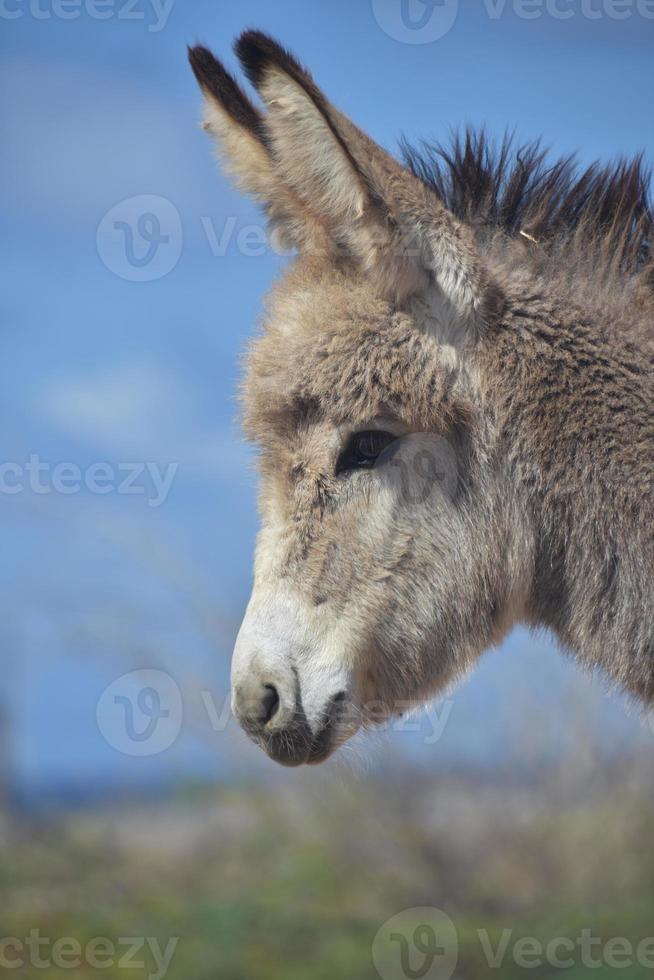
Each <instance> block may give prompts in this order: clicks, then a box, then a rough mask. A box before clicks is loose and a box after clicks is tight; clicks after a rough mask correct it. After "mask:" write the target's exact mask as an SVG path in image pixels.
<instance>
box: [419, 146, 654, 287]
mask: <svg viewBox="0 0 654 980" xmlns="http://www.w3.org/2000/svg"><path fill="white" fill-rule="evenodd" d="M402 153H403V157H404V161H405V163H406V165H407V166H408V167H409V169H410V170H411V171H412V172H413V173H414V174H415V175H416V176H417V177H418V178H419V179H420V180H422V181H423V182H424V183H425V184H426V185H427V186H428V187H429V188H431V190H432V191H434V193H436V194H437V195H438V197H439V198H440V199H441V201H442V202H443V204H444V205H445V207H447V208H448V209H449V210H450V211H451V212H453V213H454V214H455V215H456V216H457V217H458V218H460V219H461V220H462V221H466V222H468V223H469V224H471V225H473V226H474V227H475V228H476V229H477V232H478V234H480V235H482V236H484V235H485V236H488V235H489V233H490V235H492V234H493V233H497V231H500V232H504V234H505V235H507V236H509V237H511V238H514V237H516V236H518V235H522V237H523V238H524V239H525V240H526V241H528V242H531V243H532V245H533V246H540V247H541V249H542V248H544V249H545V250H546V251H547V252H548V253H549V254H550V255H553V254H555V253H556V254H557V256H558V258H559V259H560V258H561V257H562V256H561V253H562V252H566V253H568V256H567V257H568V258H570V257H571V256H570V253H576V254H577V255H578V256H579V257H584V259H585V261H588V260H589V258H592V259H593V260H594V265H595V270H596V272H598V273H602V274H604V275H606V274H609V275H610V276H611V277H612V278H623V279H624V278H631V277H633V276H637V277H638V279H639V280H640V281H641V282H642V283H643V284H644V285H645V287H646V288H647V290H648V291H649V292H650V293H651V297H652V302H653V303H654V251H653V248H652V237H653V232H654V212H653V210H652V205H651V202H650V194H649V188H650V183H651V171H650V170H649V168H647V167H646V166H645V165H644V163H643V159H642V155H638V156H636V157H634V158H633V159H631V160H628V159H624V158H621V159H618V160H616V161H614V162H613V163H609V164H607V165H601V164H600V163H597V162H595V163H592V164H590V166H588V167H586V168H583V169H581V168H580V167H579V166H578V164H577V161H576V158H575V157H574V156H568V157H563V158H561V159H558V160H555V161H553V162H552V161H550V160H549V159H548V153H547V150H545V149H543V147H542V145H541V143H540V141H539V140H536V141H533V142H530V143H524V144H522V145H516V144H515V142H514V139H513V137H512V136H511V135H510V134H506V135H505V136H504V138H503V139H502V140H501V141H500V142H494V141H492V140H490V139H489V138H488V136H487V134H486V131H485V130H484V129H479V130H474V129H471V128H468V129H466V130H465V132H464V133H463V134H461V133H455V134H454V136H453V137H452V140H451V143H450V145H449V146H447V145H444V144H440V143H436V144H429V143H422V144H421V147H420V149H418V148H416V147H412V146H410V145H409V144H408V143H406V141H403V142H402Z"/></svg>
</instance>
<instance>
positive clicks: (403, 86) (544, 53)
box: [0, 0, 654, 792]
mask: <svg viewBox="0 0 654 980" xmlns="http://www.w3.org/2000/svg"><path fill="white" fill-rule="evenodd" d="M582 7H583V9H582ZM651 8H652V4H647V3H646V2H645V0H643V2H642V3H640V4H639V3H637V2H636V0H634V2H633V4H630V3H629V2H628V0H621V3H620V4H617V3H615V4H612V3H611V2H610V0H592V2H591V0H586V3H585V4H583V5H582V4H581V3H575V2H566V0H558V5H554V4H553V3H551V2H548V3H547V4H546V3H543V4H542V5H540V6H538V4H536V5H534V4H533V3H532V4H531V5H528V6H527V5H526V6H525V8H521V7H519V6H518V5H517V4H516V3H510V2H506V3H504V4H502V3H498V2H494V3H492V2H490V0H488V2H486V3H483V2H480V3H472V2H463V0H462V2H461V3H459V4H458V5H456V4H455V3H453V0H441V3H437V4H436V6H435V7H434V10H433V17H436V18H438V17H441V18H447V17H454V22H453V24H452V26H451V28H450V29H449V30H448V31H446V32H443V36H442V37H439V38H438V39H436V40H433V41H431V42H429V43H407V36H408V35H407V30H408V29H407V28H406V26H404V25H403V23H402V20H401V3H400V0H375V2H374V3H371V2H370V0H356V2H353V0H348V2H345V0H336V2H335V0H330V2H326V0H325V2H318V0H301V2H300V0H298V2H296V0H278V2H276V3H271V2H269V0H240V2H239V3H238V4H234V3H227V2H223V0H193V2H188V0H184V2H182V0H174V2H172V5H170V6H167V8H166V10H165V12H164V13H161V12H159V13H157V10H159V11H161V8H160V7H159V6H158V5H157V6H154V7H153V6H152V3H151V2H150V0H138V2H137V3H136V4H135V5H134V6H133V7H131V11H130V9H129V8H127V6H126V4H125V0H116V2H115V3H113V4H112V3H111V2H109V3H108V4H107V5H106V6H105V7H103V8H102V9H103V13H104V15H105V16H106V19H103V20H99V19H97V18H96V17H95V16H93V8H92V7H91V8H89V7H88V6H85V4H84V3H81V2H80V4H78V5H77V6H75V4H74V2H73V3H72V4H70V3H69V5H68V7H66V6H64V7H59V6H57V3H56V0H39V2H38V3H37V2H36V0H31V2H30V0H27V2H25V3H22V4H21V3H20V0H5V3H4V5H3V7H2V13H1V14H0V20H3V21H4V22H3V23H2V25H1V26H2V30H1V31H0V46H1V49H2V67H1V68H0V73H1V75H2V85H1V86H0V92H1V96H0V99H1V106H2V108H1V111H2V133H3V140H2V142H3V153H2V159H1V160H0V181H1V186H2V188H3V190H4V193H3V195H2V227H3V229H4V235H3V238H2V243H1V245H0V248H1V249H2V267H3V282H4V288H3V291H2V300H1V302H2V307H3V319H2V343H3V347H4V352H3V357H2V358H1V360H0V381H1V383H0V399H1V401H2V409H3V410H2V412H1V413H0V420H1V421H0V426H1V428H2V446H3V449H2V456H3V460H4V461H10V462H15V463H18V464H20V465H22V464H24V462H25V461H26V460H27V459H28V458H29V456H30V455H31V454H37V455H38V456H39V457H40V459H41V460H43V461H47V462H49V463H50V464H55V463H60V462H72V463H75V464H77V465H78V466H79V467H80V468H82V469H84V468H86V467H88V466H90V465H91V464H93V463H97V462H108V463H111V464H113V465H114V466H117V465H118V464H121V463H126V462H132V461H133V462H138V461H143V462H147V461H149V462H151V463H156V464H157V465H158V466H161V467H165V466H166V465H168V464H171V463H173V464H176V465H177V466H178V469H177V473H176V476H175V480H174V483H173V486H172V490H171V492H170V494H169V496H168V498H167V499H166V501H165V503H164V504H163V505H162V506H160V507H151V506H148V503H147V500H146V498H145V496H144V495H123V494H117V493H109V494H106V495H102V496H100V495H97V494H91V493H88V492H86V491H82V492H80V493H78V494H70V495H64V494H58V493H49V494H38V493H34V492H32V491H30V490H29V489H26V490H24V491H23V492H20V493H17V494H12V495H8V494H0V521H1V529H2V540H3V547H2V551H1V555H2V558H1V559H0V576H1V579H2V592H1V595H2V599H1V600H0V601H2V603H3V605H4V607H5V608H4V610H3V612H4V614H3V616H2V618H1V620H0V656H1V657H2V659H3V664H4V676H5V678H6V684H5V690H4V696H5V699H6V706H7V709H8V713H9V719H10V732H11V738H10V743H9V751H10V755H11V764H12V770H13V773H14V776H15V779H16V781H17V782H18V783H19V784H20V786H21V787H22V788H23V790H24V791H26V792H36V791H38V790H40V789H43V788H44V787H46V786H49V787H52V786H62V785H66V786H84V785H85V784H86V785H90V784H91V783H93V784H94V785H97V784H101V785H113V784H114V783H116V782H118V783H126V784H129V785H137V786H139V785H143V784H144V783H150V782H152V781H156V780H158V779H161V778H166V777H168V776H170V775H185V776H193V775H203V776H204V775H209V776H212V777H216V778H220V777H222V776H224V775H225V774H229V773H232V774H233V773H236V772H238V773H239V774H241V773H242V772H243V771H244V769H245V770H246V771H249V770H250V768H251V769H252V770H254V769H255V767H256V768H258V769H265V768H266V767H267V766H268V763H267V762H266V760H264V759H263V757H261V758H260V753H258V752H257V751H256V750H255V749H254V748H250V747H249V746H248V745H247V743H246V742H245V739H244V738H243V737H241V736H240V734H239V733H238V732H237V731H236V730H235V726H233V725H232V726H229V727H228V730H227V732H212V731H211V727H210V725H209V724H208V723H207V718H206V713H205V712H204V706H203V702H202V698H201V696H200V692H201V691H202V690H203V689H208V690H210V691H211V692H212V696H213V698H214V700H215V702H217V703H218V702H220V701H221V699H222V698H223V697H224V696H225V695H226V693H227V676H228V663H229V655H230V652H231V644H232V641H233V638H234V636H235V633H236V630H237V627H238V622H239V617H240V615H241V613H242V610H243V608H244V605H245V602H246V600H247V595H248V592H249V585H250V563H251V554H252V548H253V539H254V535H255V531H256V509H255V482H256V481H255V475H254V472H253V468H252V465H251V463H252V460H251V456H250V453H249V451H248V450H247V449H246V448H245V447H244V446H243V445H242V443H241V441H240V437H239V433H238V425H237V422H236V421H235V419H236V413H237V406H236V400H235V392H236V386H237V380H238V360H239V355H240V353H241V352H242V350H243V347H244V345H245V342H246V340H247V337H248V336H249V334H250V333H251V331H252V329H253V326H254V324H255V322H256V318H257V315H258V311H259V308H260V303H261V298H262V296H263V294H264V292H265V290H266V288H267V286H268V285H269V284H270V282H271V280H272V279H273V277H274V276H275V274H276V272H277V270H278V269H279V267H280V265H281V263H282V261H283V260H282V259H280V258H279V257H278V256H276V255H274V254H273V253H271V252H270V250H268V249H264V250H260V251H261V252H262V254H258V255H249V254H244V250H243V248H240V247H239V245H238V241H237V236H238V233H239V232H240V231H242V230H243V229H246V228H248V227H249V226H251V225H253V224H256V223H257V222H258V215H257V213H256V211H255V209H254V208H253V206H252V205H251V204H250V202H249V201H247V200H246V199H244V198H242V197H240V196H239V195H237V194H236V193H234V192H233V191H232V189H231V188H230V186H229V185H228V183H227V181H226V180H225V179H224V178H223V177H222V176H221V175H219V174H218V173H217V170H216V167H215V164H214V161H213V158H212V155H211V152H210V146H209V143H208V140H207V138H206V136H205V134H203V133H202V132H201V131H200V130H199V128H198V125H197V122H198V118H199V110H200V100H199V95H198V91H197V89H196V85H195V82H194V80H193V77H192V75H191V72H190V70H189V69H188V67H187V63H186V51H185V46H186V44H187V43H189V42H190V43H194V42H197V41H203V42H205V43H208V44H209V45H210V46H211V47H212V48H213V49H214V51H215V52H216V53H217V54H218V55H219V56H222V57H223V58H224V59H225V60H226V62H227V63H228V65H231V66H232V67H235V66H234V58H233V55H232V54H231V41H232V39H233V38H234V37H235V36H236V35H237V34H238V33H239V32H240V31H241V30H243V29H244V28H245V27H249V26H257V27H260V28H262V29H265V30H268V31H270V32H271V33H273V34H274V35H276V36H277V37H278V38H279V39H281V40H282V41H283V42H284V43H285V44H287V45H288V46H289V47H291V48H292V49H293V50H294V51H295V52H296V53H297V54H298V55H299V56H300V58H301V59H302V60H304V61H305V62H306V63H307V64H308V65H309V66H310V67H311V69H312V71H313V73H314V75H315V76H316V78H317V80H318V82H319V83H320V84H321V85H322V86H323V87H324V88H325V90H326V91H327V93H328V95H329V97H330V98H331V99H332V100H333V101H334V102H335V103H336V104H337V105H339V106H340V107H341V108H343V109H344V110H345V111H347V112H348V113H349V114H350V115H351V116H352V117H353V118H354V119H355V120H356V121H357V122H358V123H359V124H360V125H362V126H363V127H364V128H366V129H367V130H368V131H369V132H370V133H371V134H372V135H373V136H374V137H375V138H376V139H377V140H379V141H380V142H381V143H383V144H384V145H386V146H387V147H389V148H395V147H396V146H397V141H398V138H399V137H400V136H401V135H404V136H406V137H407V138H408V139H409V140H418V139H420V138H435V139H444V138H446V137H447V134H448V132H449V131H450V130H451V129H452V128H454V127H457V126H459V125H461V124H465V123H473V124H482V123H483V124H485V125H486V126H487V127H488V129H489V131H490V132H491V133H496V134H501V133H502V132H503V131H504V130H505V129H506V128H509V129H515V130H516V132H517V134H518V135H519V136H520V137H521V138H525V139H529V138H534V137H538V136H541V135H542V136H543V137H544V139H545V142H546V143H547V144H548V145H550V146H551V147H552V150H553V152H554V153H565V154H567V153H570V152H573V151H577V152H578V154H579V158H580V160H581V161H582V162H588V161H590V160H592V159H595V158H600V159H603V160H607V159H609V158H611V157H614V156H616V155H617V154H621V153H624V154H631V153H634V152H638V151H641V150H644V151H645V154H646V156H647V157H648V158H649V159H650V160H651V159H654V133H653V129H652V102H651V93H652V82H653V81H654V78H653V74H654V71H653V65H654V61H653V59H652V50H653V42H654V19H652V17H654V10H652V9H651ZM527 9H528V10H529V13H530V18H529V19H526V18H525V17H524V16H519V13H520V10H523V12H524V10H527ZM408 10H409V13H410V15H411V16H414V17H415V18H416V19H417V18H418V17H419V16H420V15H422V14H423V13H425V7H424V5H423V4H422V2H421V0H410V5H409V8H408ZM556 11H559V13H560V12H561V11H562V12H563V14H566V17H565V19H564V18H563V17H562V16H560V15H558V16H555V15H554V13H556ZM584 11H585V13H584ZM616 11H617V13H618V14H621V15H624V14H625V13H627V14H628V16H626V17H624V18H623V19H617V17H616ZM62 12H64V13H66V15H67V16H68V17H69V18H70V19H64V18H63V17H62V16H60V14H61V13H62ZM570 12H571V16H569V17H568V16H567V14H568V13H570ZM645 12H649V14H650V16H649V17H645V16H644V13H645ZM128 14H129V16H128ZM534 14H538V15H537V16H534ZM589 14H590V15H591V16H589ZM455 15H456V16H455ZM432 23H433V21H432ZM445 23H446V21H445V20H442V21H441V27H442V26H443V25H444V24H445ZM389 25H390V26H389ZM437 26H438V25H437ZM410 34H411V32H410V31H409V35H410ZM398 37H399V38H400V39H399V40H398ZM402 38H404V39H402ZM411 40H412V41H415V40H416V37H415V33H414V35H413V36H411ZM143 195H155V196H156V197H158V198H163V199H165V201H167V202H170V205H171V206H172V213H173V215H174V214H175V213H176V214H177V215H178V216H179V222H180V229H181V230H180V231H175V232H174V234H173V242H172V248H173V249H175V248H177V250H178V252H179V256H178V260H177V261H176V263H175V265H174V268H173V269H172V270H171V271H170V272H169V273H168V274H167V275H165V276H163V277H162V278H158V279H155V280H154V281H149V282H135V281H130V279H126V278H124V277H122V276H121V275H120V274H116V271H112V268H111V266H112V264H113V265H114V266H115V264H116V262H118V265H119V267H120V261H121V256H120V249H119V247H118V246H119V245H120V241H122V239H121V240H120V241H118V242H117V240H116V238H115V236H114V238H112V234H111V232H110V231H109V232H107V231H106V229H107V227H108V225H107V222H106V221H105V223H104V224H103V218H104V216H105V215H106V214H107V212H109V211H110V209H112V208H114V207H115V206H116V205H118V206H119V212H118V213H119V214H120V215H122V216H123V217H125V215H127V220H131V219H130V215H136V214H137V212H138V203H137V205H134V206H133V207H132V211H130V205H129V204H128V205H125V204H121V202H124V201H125V200H126V199H131V198H134V197H139V198H140V197H141V196H143ZM134 208H135V209H136V210H134ZM230 221H231V224H232V225H233V226H234V233H233V234H232V236H231V238H230V239H229V243H228V247H227V249H226V250H225V251H224V254H221V255H216V254H213V253H212V248H211V245H210V241H209V238H210V236H208V234H207V229H209V230H210V231H211V230H213V232H214V234H215V235H216V236H217V237H218V238H220V236H221V234H222V233H223V232H224V230H225V228H226V227H227V228H228V229H229V227H230V225H227V226H226V222H230ZM164 231H165V228H164ZM102 257H104V259H105V261H103V258H102ZM107 263H108V264H107ZM108 265H109V267H108ZM125 268H126V267H125V263H124V256H123V266H122V269H123V271H124V269H125ZM132 271H133V270H132ZM119 272H120V268H119ZM128 272H129V268H128ZM135 667H157V668H161V669H165V670H166V671H168V672H169V673H170V674H171V675H172V676H173V677H175V679H176V680H177V682H178V683H179V685H180V688H181V690H182V694H183V699H184V717H185V722H184V725H183V728H182V734H181V736H180V738H179V739H177V741H176V742H175V743H174V745H173V746H172V747H171V748H170V749H168V750H167V751H166V752H162V753H161V754H158V755H157V756H155V757H149V758H134V757H132V756H129V755H125V754H122V753H121V752H119V751H117V750H116V749H115V748H113V747H112V746H111V745H109V744H108V743H107V741H106V739H104V738H103V737H102V735H101V733H100V731H99V730H98V724H97V722H96V705H97V702H98V699H99V697H100V695H101V693H102V691H103V689H104V688H105V687H106V685H107V684H108V683H109V682H111V681H113V680H114V679H115V678H117V677H118V676H119V675H121V674H122V673H123V672H125V671H129V670H131V669H133V668H135ZM526 722H528V724H527V725H526V726H525V723H526ZM526 730H528V731H529V732H530V735H529V737H528V738H525V736H524V732H525V731H526ZM544 733H547V734H544ZM653 737H654V736H653V735H652V733H651V732H650V730H649V727H648V726H647V724H645V723H644V722H643V719H641V718H640V717H639V716H638V714H637V712H634V711H629V710H628V706H627V705H626V704H625V703H624V702H623V701H622V700H621V699H620V698H617V697H615V696H609V695H607V694H605V692H604V690H603V688H602V685H601V683H599V682H596V681H593V680H591V679H589V678H587V677H585V676H582V675H581V674H580V673H579V672H578V671H577V669H576V668H575V667H573V666H572V665H570V664H569V663H568V662H567V661H566V660H565V659H564V658H562V657H560V656H559V655H558V654H557V653H556V652H555V651H554V648H553V646H552V644H551V643H550V642H549V640H548V638H547V637H544V636H543V637H538V638H533V637H530V636H528V635H527V634H526V633H525V632H524V631H517V632H516V633H515V634H514V635H513V636H512V637H510V638H509V639H508V640H507V642H506V643H505V645H504V646H503V648H502V650H501V651H500V652H498V653H491V654H489V655H487V657H486V658H485V660H484V662H483V664H482V666H481V668H480V669H479V670H478V672H477V673H476V674H475V675H474V676H473V677H472V678H471V679H470V680H469V681H468V682H466V684H465V685H463V686H462V687H461V688H460V689H459V690H458V691H457V692H455V693H454V694H453V695H452V700H451V710H450V713H449V716H448V723H447V725H446V728H445V732H444V734H443V737H442V738H441V739H440V740H439V741H438V743H437V744H436V745H435V746H430V747H426V746H424V744H422V743H423V741H424V739H423V738H422V737H421V735H420V734H414V735H409V734H407V733H405V732H402V733H399V732H395V733H390V734H389V735H387V736H383V737H380V738H377V739H375V740H371V741H369V742H367V743H362V744H361V746H360V747H356V748H355V749H353V750H352V754H351V757H353V758H356V759H358V760H363V764H364V765H365V766H367V767H369V766H373V767H374V766H376V765H378V764H380V762H381V761H382V760H387V759H389V758H396V757H397V758H400V759H401V758H403V756H404V755H405V754H406V755H410V756H411V757H412V758H419V759H421V760H422V761H424V764H426V765H430V766H438V765H444V766H449V765H452V764H455V763H458V762H460V761H465V762H468V763H470V764H471V765H483V766H487V765H491V764H504V763H506V761H507V760H508V759H516V760H519V761H522V762H523V763H524V764H525V765H529V764H530V763H531V762H532V761H533V759H534V758H536V757H539V758H541V757H543V756H544V755H547V754H548V753H549V752H551V751H553V750H554V751H558V750H559V749H562V747H563V746H564V745H565V744H567V743H568V742H569V741H570V740H572V739H583V740H584V744H585V743H588V744H589V745H597V744H599V745H601V746H603V747H604V748H605V749H606V750H607V751H608V750H611V751H614V750H623V749H624V750H628V749H634V748H635V747H637V746H639V745H641V744H649V745H651V744H652V738H653ZM330 765H334V766H339V765H343V763H342V762H339V761H338V760H337V761H335V762H333V763H330Z"/></svg>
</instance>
